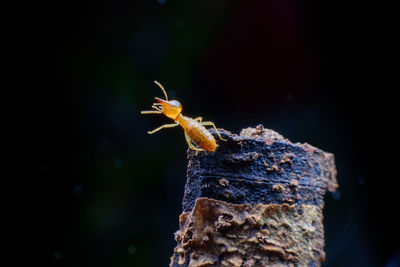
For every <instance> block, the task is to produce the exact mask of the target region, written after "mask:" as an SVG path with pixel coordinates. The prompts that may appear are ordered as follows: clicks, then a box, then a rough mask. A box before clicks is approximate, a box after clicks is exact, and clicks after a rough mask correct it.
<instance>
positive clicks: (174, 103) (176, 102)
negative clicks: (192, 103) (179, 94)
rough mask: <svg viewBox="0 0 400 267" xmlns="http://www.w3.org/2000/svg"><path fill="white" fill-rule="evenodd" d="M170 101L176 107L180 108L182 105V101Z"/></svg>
mask: <svg viewBox="0 0 400 267" xmlns="http://www.w3.org/2000/svg"><path fill="white" fill-rule="evenodd" d="M170 103H171V105H172V106H174V107H176V108H180V107H181V103H179V102H178V101H176V100H172V101H171V102H170Z"/></svg>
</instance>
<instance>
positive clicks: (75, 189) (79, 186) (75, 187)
mask: <svg viewBox="0 0 400 267" xmlns="http://www.w3.org/2000/svg"><path fill="white" fill-rule="evenodd" d="M74 192H75V193H76V194H80V193H82V186H81V185H78V184H77V185H75V186H74Z"/></svg>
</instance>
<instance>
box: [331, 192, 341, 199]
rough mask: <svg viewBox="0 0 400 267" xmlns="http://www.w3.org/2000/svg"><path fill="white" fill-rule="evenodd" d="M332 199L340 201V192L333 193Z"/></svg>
mask: <svg viewBox="0 0 400 267" xmlns="http://www.w3.org/2000/svg"><path fill="white" fill-rule="evenodd" d="M332 197H333V199H339V198H340V192H339V191H336V192H333V193H332Z"/></svg>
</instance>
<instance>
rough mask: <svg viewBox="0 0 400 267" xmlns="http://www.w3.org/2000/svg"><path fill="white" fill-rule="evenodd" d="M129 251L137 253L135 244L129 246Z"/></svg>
mask: <svg viewBox="0 0 400 267" xmlns="http://www.w3.org/2000/svg"><path fill="white" fill-rule="evenodd" d="M128 253H129V254H135V253H136V247H135V246H129V247H128Z"/></svg>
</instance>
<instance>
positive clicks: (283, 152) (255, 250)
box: [170, 125, 338, 267]
mask: <svg viewBox="0 0 400 267" xmlns="http://www.w3.org/2000/svg"><path fill="white" fill-rule="evenodd" d="M210 132H212V133H213V134H214V136H215V132H213V131H210ZM220 132H221V134H222V136H223V137H224V138H225V139H227V141H226V142H224V141H219V142H218V143H219V147H218V148H217V150H216V151H215V152H212V153H206V152H195V151H192V150H188V159H189V164H188V170H187V183H186V186H185V195H184V199H183V203H182V204H183V211H184V212H183V213H182V215H181V216H180V217H179V230H178V231H177V232H176V234H175V239H176V241H177V243H178V244H177V246H176V247H175V249H174V253H173V256H172V257H171V263H170V266H171V267H178V266H186V267H200V266H237V267H242V266H243V267H244V266H320V264H321V262H322V261H323V260H324V259H325V252H324V250H323V247H324V230H323V224H322V209H323V205H324V202H323V196H324V194H325V192H326V190H329V191H334V190H336V188H337V187H338V184H337V182H336V168H335V163H334V157H333V155H332V154H329V153H326V152H323V151H321V150H319V149H317V148H315V147H312V146H310V145H308V144H293V143H291V142H290V141H289V140H287V139H284V138H283V137H282V136H281V135H280V134H278V133H276V132H274V131H271V130H268V129H264V128H263V127H262V126H261V125H260V126H257V127H256V128H247V129H244V130H242V132H241V134H240V135H239V136H238V135H233V134H231V133H230V132H227V131H225V130H220Z"/></svg>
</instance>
